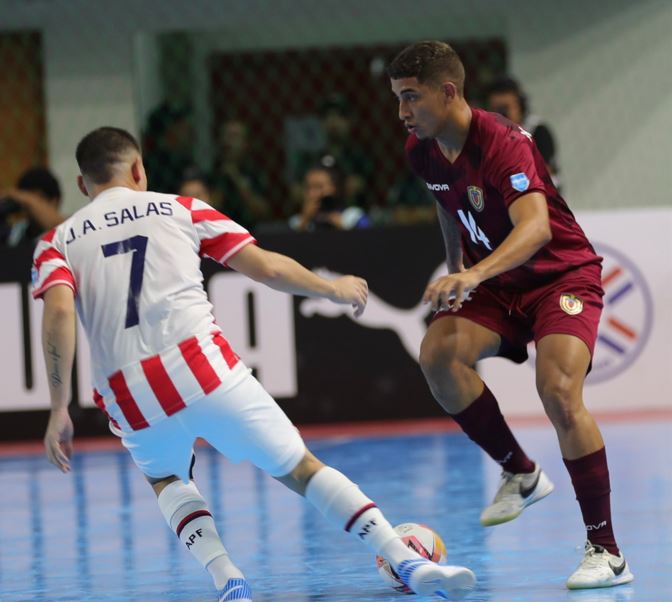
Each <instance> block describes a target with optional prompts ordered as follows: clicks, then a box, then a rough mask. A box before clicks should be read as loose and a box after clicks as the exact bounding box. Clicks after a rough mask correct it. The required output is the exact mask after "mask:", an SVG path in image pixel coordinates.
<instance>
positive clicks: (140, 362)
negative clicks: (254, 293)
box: [33, 187, 255, 432]
mask: <svg viewBox="0 0 672 602" xmlns="http://www.w3.org/2000/svg"><path fill="white" fill-rule="evenodd" d="M252 242H255V241H254V238H253V237H252V236H251V235H250V233H249V232H248V231H247V230H245V228H243V227H242V226H240V225H238V224H237V223H235V222H233V221H232V220H230V219H229V218H228V217H226V216H225V215H223V214H222V213H220V212H219V211H216V210H215V209H213V208H212V207H211V206H210V205H208V204H207V203H204V202H203V201H200V200H198V199H191V198H186V197H176V196H171V195H167V194H159V193H155V192H138V191H133V190H130V189H128V188H122V187H117V188H110V189H107V190H105V191H104V192H103V193H101V194H100V195H98V196H97V197H95V199H94V200H93V201H92V202H90V203H89V204H88V205H87V206H85V207H83V208H82V209H80V210H79V211H77V212H76V213H75V214H74V215H73V216H72V217H71V218H69V219H68V220H66V221H65V222H64V223H62V224H61V225H60V226H58V227H57V228H55V229H54V230H51V231H50V232H48V233H47V234H45V235H44V236H43V237H42V239H41V240H40V242H39V243H38V245H37V248H36V249H35V256H34V263H33V297H35V298H41V297H42V296H43V295H44V293H45V291H46V290H47V289H49V288H50V287H52V286H55V285H57V284H64V285H67V286H69V287H70V288H71V289H72V290H73V291H74V293H75V301H76V305H77V311H78V313H79V317H80V319H81V321H82V324H83V325H84V328H85V330H86V334H87V337H88V340H89V345H90V347H91V360H92V361H91V364H92V367H93V375H92V376H93V383H94V386H95V390H94V400H95V402H96V405H98V407H100V408H101V409H102V410H103V411H104V412H106V413H107V414H108V415H109V417H110V421H111V423H112V425H113V426H114V427H116V428H117V429H119V430H121V431H126V432H128V431H131V430H138V429H142V428H145V427H147V426H149V425H151V424H155V423H156V422H158V421H160V420H161V419H163V418H165V417H166V416H170V415H171V414H174V413H175V412H178V411H179V410H181V409H182V408H184V407H186V406H187V405H188V404H189V403H191V402H193V401H195V400H197V399H199V398H201V397H203V396H204V395H205V394H207V393H210V392H211V391H212V390H214V389H215V388H217V387H218V386H220V385H223V386H226V387H227V388H229V387H231V386H233V385H234V384H236V383H237V382H238V380H239V379H240V378H242V377H243V376H244V375H245V373H246V369H245V367H244V366H243V364H242V363H241V362H239V358H238V356H237V355H236V354H235V353H234V352H233V351H232V349H231V347H230V346H229V344H228V342H227V341H226V339H225V338H224V337H223V336H222V333H221V330H220V329H219V327H218V326H217V325H216V324H215V320H214V316H213V313H212V305H211V304H210V302H209V301H208V298H207V295H206V293H205V289H204V288H203V275H202V273H201V269H200V258H201V257H204V256H207V257H211V258H212V259H214V260H215V261H217V262H219V263H221V264H226V262H227V260H228V259H230V258H231V257H232V256H233V255H234V254H235V253H237V252H238V251H239V250H240V249H242V248H243V247H244V246H245V245H247V244H250V243H252Z"/></svg>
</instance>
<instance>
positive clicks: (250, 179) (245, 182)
mask: <svg viewBox="0 0 672 602" xmlns="http://www.w3.org/2000/svg"><path fill="white" fill-rule="evenodd" d="M249 151H250V148H249V134H248V128H247V125H246V124H245V123H243V122H242V121H239V120H237V119H231V120H229V121H226V122H225V123H224V124H223V125H222V127H221V129H220V133H219V154H218V156H217V159H216V162H215V166H214V169H213V174H212V188H213V193H214V195H215V196H216V197H217V198H218V203H217V208H218V209H219V210H221V211H222V212H223V213H225V214H226V215H228V216H229V217H230V218H231V219H232V220H234V221H236V222H238V223H239V224H240V225H242V226H244V227H245V228H247V229H248V230H249V229H254V226H255V225H256V224H257V223H259V222H260V221H263V220H267V219H270V218H271V217H272V213H273V212H272V207H271V204H270V202H269V201H268V199H267V197H266V189H267V185H266V178H265V176H264V174H263V173H262V172H261V170H260V169H259V164H258V162H255V161H253V160H252V159H251V157H250V153H249Z"/></svg>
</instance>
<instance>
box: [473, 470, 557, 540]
mask: <svg viewBox="0 0 672 602" xmlns="http://www.w3.org/2000/svg"><path fill="white" fill-rule="evenodd" d="M553 489H555V487H554V485H553V483H551V480H550V479H549V478H548V477H547V476H546V473H545V472H544V471H543V470H541V468H540V466H539V464H535V465H534V471H533V472H531V473H529V474H523V473H521V474H512V473H510V472H506V471H504V472H502V481H501V483H500V485H499V489H498V490H497V493H496V495H495V499H494V500H493V501H492V504H490V505H489V506H488V507H487V508H486V509H485V510H483V512H482V514H481V525H483V526H484V527H492V526H493V525H501V524H502V523H506V522H509V521H510V520H513V519H514V518H517V517H518V516H520V513H521V512H522V511H523V510H524V509H525V508H527V507H528V506H530V505H531V504H534V502H538V501H539V500H540V499H542V498H545V497H546V496H547V495H548V494H549V493H551V491H553Z"/></svg>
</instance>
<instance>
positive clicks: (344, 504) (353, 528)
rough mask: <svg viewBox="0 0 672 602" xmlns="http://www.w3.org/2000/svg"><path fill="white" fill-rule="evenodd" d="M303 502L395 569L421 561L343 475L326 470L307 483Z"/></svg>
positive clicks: (327, 468)
mask: <svg viewBox="0 0 672 602" xmlns="http://www.w3.org/2000/svg"><path fill="white" fill-rule="evenodd" d="M306 499H307V500H308V501H309V502H310V503H312V504H313V506H315V507H316V508H317V509H318V510H319V511H320V512H321V513H322V514H323V515H324V516H325V517H326V518H327V520H328V521H329V522H330V523H332V524H334V525H336V526H337V527H339V528H341V529H345V530H346V531H348V532H349V533H352V534H353V535H355V536H356V537H359V539H360V540H361V541H362V542H364V544H365V545H367V546H368V547H369V548H370V549H371V550H373V552H375V553H376V554H380V555H381V556H383V558H385V559H387V561H388V562H389V563H390V564H391V565H392V567H393V568H395V569H396V567H397V566H399V563H401V562H402V561H403V560H411V559H415V558H420V555H419V554H417V553H416V552H414V551H413V550H411V549H410V548H408V547H407V546H406V545H405V544H404V542H403V541H401V539H400V538H399V536H398V535H397V533H396V531H395V530H394V529H393V528H392V525H390V523H389V522H387V519H386V518H385V517H384V516H383V513H382V512H381V511H380V510H379V509H378V507H377V506H376V505H375V504H374V503H373V502H372V501H371V500H370V499H369V498H368V497H366V496H365V495H364V494H363V493H362V491H361V490H360V489H359V487H357V485H355V484H354V483H353V482H352V481H351V480H350V479H348V478H347V477H346V476H345V475H344V474H342V473H340V472H338V470H335V469H333V468H331V467H330V466H325V467H324V468H322V469H321V470H319V471H318V472H317V473H315V475H313V477H312V478H311V479H310V481H309V482H308V486H307V487H306Z"/></svg>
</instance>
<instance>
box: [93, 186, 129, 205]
mask: <svg viewBox="0 0 672 602" xmlns="http://www.w3.org/2000/svg"><path fill="white" fill-rule="evenodd" d="M122 191H124V192H132V191H131V189H130V188H126V186H113V187H112V188H106V189H105V190H103V192H101V193H100V194H99V195H98V196H97V197H95V198H94V199H93V200H92V201H91V202H92V203H95V202H97V201H98V200H100V199H102V198H107V197H108V196H112V195H114V194H115V193H118V192H122Z"/></svg>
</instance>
